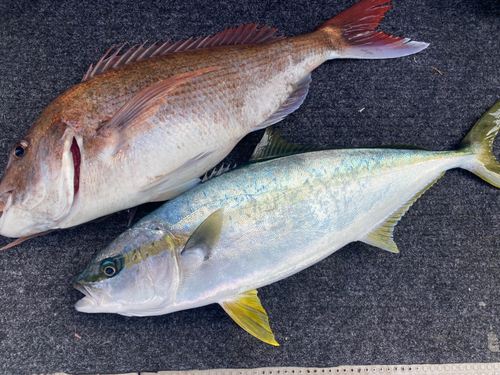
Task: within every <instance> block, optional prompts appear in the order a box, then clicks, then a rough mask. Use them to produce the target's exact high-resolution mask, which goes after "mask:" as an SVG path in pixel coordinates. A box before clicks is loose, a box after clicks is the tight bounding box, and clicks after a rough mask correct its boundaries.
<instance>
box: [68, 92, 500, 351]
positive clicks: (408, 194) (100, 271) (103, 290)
mask: <svg viewBox="0 0 500 375" xmlns="http://www.w3.org/2000/svg"><path fill="white" fill-rule="evenodd" d="M499 128H500V101H499V102H497V103H496V104H495V105H494V106H493V107H492V108H491V109H490V110H489V112H487V113H486V114H485V115H483V117H482V118H481V119H480V120H479V121H478V122H477V123H476V125H475V126H474V127H473V129H472V130H471V131H470V133H469V134H468V135H467V137H466V138H465V139H464V140H463V141H462V143H461V145H460V147H459V148H458V150H456V151H439V152H437V151H436V152H434V151H427V150H417V149H390V148H381V149H344V150H322V151H314V152H307V153H300V154H295V155H292V156H287V157H281V158H275V159H271V160H266V161H260V162H257V163H254V164H250V165H248V166H245V167H241V168H238V169H235V170H233V171H230V172H228V173H226V174H222V175H221V176H218V177H215V178H213V179H210V180H208V181H207V182H205V183H203V184H201V185H199V186H197V187H195V188H194V189H193V190H190V191H188V192H186V193H184V194H183V195H181V196H179V197H177V198H176V199H174V200H172V201H170V202H168V203H166V204H165V205H163V206H162V207H160V208H159V209H157V210H156V211H154V212H153V213H151V214H150V215H148V216H146V217H145V218H144V219H142V220H141V221H140V222H139V223H137V224H136V225H135V226H134V227H132V228H131V229H129V230H128V231H126V232H125V233H123V234H122V235H121V236H119V237H118V238H117V239H116V240H115V241H114V242H112V243H111V244H110V245H109V246H108V247H107V248H105V249H104V250H103V251H102V252H101V253H100V254H99V255H98V256H97V257H96V258H95V259H94V260H93V261H92V262H91V263H90V264H89V265H88V267H87V269H86V270H85V271H84V272H83V273H82V274H81V275H80V276H79V278H78V280H77V282H76V284H75V287H76V288H77V289H78V290H80V291H81V292H83V293H84V294H85V295H86V296H85V297H84V298H82V299H81V300H80V301H78V302H77V303H76V305H75V307H76V309H77V310H78V311H81V312H87V313H99V312H101V313H117V314H121V315H126V316H146V315H161V314H167V313H171V312H175V311H179V310H185V309H191V308H195V307H199V306H204V305H208V304H211V303H219V304H220V305H221V306H222V307H223V308H224V310H225V311H226V312H227V313H228V314H229V315H230V316H231V318H233V319H234V320H235V321H236V323H238V324H239V325H240V326H241V327H242V328H243V329H245V330H246V331H248V332H249V333H251V334H252V335H254V336H255V337H257V338H259V339H260V340H262V341H264V342H266V343H269V344H272V345H278V344H277V342H276V340H275V338H274V335H273V333H272V332H271V328H270V326H269V322H268V317H267V314H266V312H265V310H264V309H263V307H262V305H261V303H260V300H259V298H258V297H257V291H256V289H257V288H260V287H262V286H264V285H268V284H271V283H273V282H275V281H278V280H281V279H283V278H285V277H287V276H290V275H293V274H295V273H297V272H299V271H301V270H303V269H304V268H306V267H309V266H311V265H313V264H314V263H316V262H318V261H320V260H321V259H323V258H325V257H327V256H328V255H330V254H331V253H333V252H335V251H336V250H338V249H340V248H341V247H343V246H345V245H347V244H348V243H350V242H353V241H362V242H365V243H367V244H370V245H373V246H376V247H379V248H381V249H383V250H388V251H391V252H398V249H397V246H396V244H395V242H394V241H393V238H392V233H393V229H394V227H395V225H396V224H397V222H398V221H399V220H400V218H401V217H402V216H403V215H404V213H405V212H406V211H407V210H408V209H409V207H410V206H411V205H412V204H413V202H415V200H416V199H418V198H419V197H420V196H421V195H422V194H423V193H424V192H425V191H426V190H427V189H428V188H429V187H430V186H432V185H433V184H434V183H435V182H436V181H437V180H438V179H439V178H440V177H441V176H443V174H444V173H445V172H446V171H447V170H448V169H452V168H464V169H467V170H469V171H471V172H473V173H475V174H476V175H478V176H479V177H481V178H483V179H484V180H486V181H487V182H489V183H491V184H493V185H494V186H496V187H499V188H500V164H499V163H498V162H497V161H496V159H495V157H494V156H493V154H492V148H491V146H492V143H493V139H494V137H495V136H496V134H497V132H498V129H499ZM266 135H267V136H266V137H265V139H264V140H263V142H261V144H260V145H259V147H258V148H257V149H256V152H255V153H254V160H255V161H258V160H265V159H269V158H273V157H274V156H275V154H274V153H275V152H276V151H279V153H281V154H287V153H294V152H298V151H304V150H300V149H297V148H295V147H293V146H291V145H289V144H286V143H284V142H282V141H281V140H280V139H279V137H277V136H276V135H273V136H269V135H268V133H267V132H266Z"/></svg>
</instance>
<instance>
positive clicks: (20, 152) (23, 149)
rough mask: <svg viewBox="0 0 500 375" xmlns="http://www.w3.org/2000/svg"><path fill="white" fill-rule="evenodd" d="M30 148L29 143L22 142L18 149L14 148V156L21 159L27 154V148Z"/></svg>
mask: <svg viewBox="0 0 500 375" xmlns="http://www.w3.org/2000/svg"><path fill="white" fill-rule="evenodd" d="M27 147H28V142H26V141H21V142H19V143H18V144H17V145H16V147H14V151H12V152H13V154H14V157H15V158H16V159H21V158H22V157H23V156H24V154H25V153H26V148H27Z"/></svg>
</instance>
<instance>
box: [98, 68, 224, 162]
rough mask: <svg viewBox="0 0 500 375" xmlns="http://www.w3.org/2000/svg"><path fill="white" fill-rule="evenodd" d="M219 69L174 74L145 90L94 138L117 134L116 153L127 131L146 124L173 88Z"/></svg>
mask: <svg viewBox="0 0 500 375" xmlns="http://www.w3.org/2000/svg"><path fill="white" fill-rule="evenodd" d="M219 69H221V68H220V67H211V68H206V69H199V70H196V71H194V72H189V73H182V74H176V75H174V76H172V77H170V78H167V79H164V80H162V81H159V82H157V83H155V84H153V85H151V86H149V87H147V88H145V89H144V90H142V91H140V92H139V93H138V94H137V95H135V96H134V97H133V98H132V99H130V100H129V101H128V102H127V103H126V104H125V105H124V106H123V107H121V108H120V109H119V110H118V112H116V114H115V115H114V116H113V117H112V118H111V119H110V120H109V121H108V122H107V123H106V124H105V125H104V126H103V127H102V128H101V129H99V131H98V132H97V134H96V137H98V136H99V134H100V133H106V137H109V132H110V131H111V132H113V131H114V132H117V133H118V140H117V141H116V143H115V147H114V153H117V152H118V151H120V150H121V149H123V148H124V147H125V146H126V145H127V144H128V142H129V138H130V136H129V135H131V134H133V132H130V131H127V130H137V129H135V128H136V127H140V126H143V125H144V124H148V121H147V119H148V118H150V117H151V116H153V115H154V114H155V113H157V112H158V110H159V109H160V107H161V106H162V105H163V104H164V102H165V99H166V98H167V97H168V95H169V94H170V93H171V92H172V91H173V90H174V89H175V88H177V87H178V86H180V85H182V84H184V83H186V82H188V81H189V80H191V79H193V78H195V77H198V76H200V75H202V74H206V73H210V72H213V71H215V70H219Z"/></svg>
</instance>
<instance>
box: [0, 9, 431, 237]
mask: <svg viewBox="0 0 500 375" xmlns="http://www.w3.org/2000/svg"><path fill="white" fill-rule="evenodd" d="M387 2H388V1H387V0H362V1H361V2H359V3H358V4H356V5H354V6H353V7H351V8H349V9H348V10H346V11H344V12H342V13H340V14H339V15H338V16H336V17H334V18H332V19H330V20H329V21H327V22H325V23H324V24H322V25H321V26H320V27H318V28H317V29H316V30H315V31H313V32H311V33H309V34H305V35H301V36H297V37H292V38H284V37H276V36H274V33H275V29H271V28H269V27H267V26H265V27H263V28H261V29H260V30H257V25H256V24H252V25H247V26H240V27H239V28H237V29H228V30H226V31H223V32H221V33H219V34H217V35H215V36H214V37H210V38H202V39H197V40H194V39H190V40H188V41H185V42H178V43H175V44H169V43H165V44H163V45H153V46H150V47H149V48H144V47H143V46H140V47H132V48H131V49H130V50H128V51H127V52H125V53H123V54H122V55H118V51H117V53H115V54H114V55H112V56H111V57H109V58H107V59H104V58H103V60H101V61H100V62H99V63H98V64H97V65H96V67H91V69H89V72H87V74H86V75H85V77H84V80H83V82H82V83H80V84H78V85H76V86H74V87H73V88H71V89H69V90H68V91H66V92H65V93H63V94H62V95H61V96H59V97H58V98H57V99H55V100H54V101H53V102H52V103H51V104H50V105H49V106H48V107H47V108H46V109H45V111H44V112H43V113H42V114H41V116H40V117H39V118H38V119H37V121H36V122H35V123H34V124H33V125H32V126H31V128H30V129H29V131H28V133H27V135H26V136H25V137H24V138H23V140H21V141H20V142H19V143H18V144H17V145H15V146H14V148H13V150H12V153H11V155H10V158H9V162H8V165H7V169H6V171H5V174H4V177H3V179H2V181H1V183H0V234H1V235H3V236H7V237H23V236H32V235H35V234H37V233H42V232H45V231H49V230H53V229H60V228H68V227H71V226H75V225H78V224H82V223H85V222H87V221H90V220H93V219H96V218H99V217H102V216H105V215H108V214H110V213H113V212H116V211H119V210H123V209H127V208H130V207H133V206H137V205H139V204H142V203H145V202H151V201H164V200H168V199H171V198H173V197H175V196H177V195H178V194H180V193H182V192H183V191H185V190H187V189H189V188H190V187H192V186H194V185H196V184H197V183H198V182H199V176H201V175H202V174H203V173H205V172H206V171H207V170H209V169H210V168H212V167H213V166H214V165H216V164H217V163H218V162H220V161H221V160H222V159H223V158H224V157H225V156H227V154H228V153H229V152H230V151H231V149H232V148H233V147H234V146H235V145H236V143H237V142H238V141H239V140H240V139H242V138H243V137H244V136H245V135H246V134H248V133H249V132H252V131H254V130H258V129H263V128H265V127H267V126H269V125H271V124H273V123H276V122H278V121H280V120H281V119H282V118H283V117H285V116H286V115H287V114H289V113H291V112H293V111H294V110H295V109H297V108H298V107H299V106H300V104H301V103H302V102H303V100H304V98H305V96H306V95H307V91H308V87H309V83H310V82H311V78H310V72H311V71H312V70H313V69H315V68H316V67H317V66H319V65H320V64H322V63H323V62H324V61H326V60H329V59H335V58H362V59H373V58H376V59H378V58H393V57H399V56H405V55H409V54H412V53H416V52H419V51H420V50H422V49H424V48H426V47H427V44H426V43H420V42H410V41H409V40H408V39H402V38H398V37H394V36H390V35H387V34H384V33H383V32H380V31H373V29H374V28H375V27H376V26H377V25H378V24H379V22H380V20H381V19H382V18H383V15H384V14H385V12H386V11H387V10H388V9H390V8H391V7H390V6H388V5H383V4H385V3H387Z"/></svg>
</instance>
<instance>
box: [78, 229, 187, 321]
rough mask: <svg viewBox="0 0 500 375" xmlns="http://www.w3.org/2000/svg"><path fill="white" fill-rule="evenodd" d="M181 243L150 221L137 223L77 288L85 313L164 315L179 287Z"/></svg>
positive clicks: (101, 255) (87, 271) (92, 264)
mask: <svg viewBox="0 0 500 375" xmlns="http://www.w3.org/2000/svg"><path fill="white" fill-rule="evenodd" d="M176 243H177V241H176V239H175V238H174V237H173V236H172V235H171V234H169V233H168V231H166V230H164V229H163V228H160V227H159V226H158V225H157V224H155V223H154V222H151V221H143V222H139V223H138V224H136V225H135V226H134V227H133V228H131V229H129V230H128V231H126V232H125V233H123V234H122V235H121V236H120V237H118V238H117V239H116V240H115V241H113V242H112V243H111V244H110V245H109V246H108V247H107V248H106V249H104V250H103V251H102V252H101V253H99V255H97V257H96V258H95V259H93V260H92V261H91V262H90V264H89V265H88V266H87V268H86V269H85V271H83V272H82V274H81V275H80V276H79V277H78V279H77V281H76V283H75V284H74V287H75V288H76V289H78V290H79V291H80V292H82V293H83V294H85V297H84V298H82V299H81V300H79V301H78V302H77V303H76V304H75V308H76V310H78V311H80V312H86V313H117V314H121V315H126V316H146V315H156V314H163V313H165V312H164V310H165V309H166V308H167V309H168V306H169V305H171V304H172V302H173V301H174V299H175V294H176V292H177V287H178V285H179V270H178V265H177V259H176V255H175V254H176V251H175V249H176V246H177V245H176Z"/></svg>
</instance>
